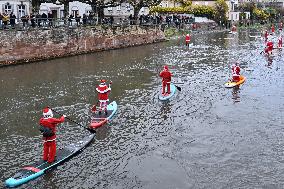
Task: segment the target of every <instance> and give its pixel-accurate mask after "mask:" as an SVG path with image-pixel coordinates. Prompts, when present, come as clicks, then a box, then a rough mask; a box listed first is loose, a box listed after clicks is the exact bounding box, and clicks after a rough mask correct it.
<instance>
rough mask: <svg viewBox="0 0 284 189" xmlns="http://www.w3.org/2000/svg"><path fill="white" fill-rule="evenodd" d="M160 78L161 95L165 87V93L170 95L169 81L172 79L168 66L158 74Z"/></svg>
mask: <svg viewBox="0 0 284 189" xmlns="http://www.w3.org/2000/svg"><path fill="white" fill-rule="evenodd" d="M160 77H162V78H163V80H162V87H163V88H162V94H165V93H166V92H165V88H166V86H167V93H168V94H170V93H171V87H170V85H171V79H172V73H171V72H170V71H169V68H168V66H164V70H163V71H162V72H161V73H160Z"/></svg>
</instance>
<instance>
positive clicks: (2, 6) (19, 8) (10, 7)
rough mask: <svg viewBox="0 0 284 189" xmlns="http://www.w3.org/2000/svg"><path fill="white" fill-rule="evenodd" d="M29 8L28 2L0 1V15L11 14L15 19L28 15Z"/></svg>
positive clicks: (19, 0)
mask: <svg viewBox="0 0 284 189" xmlns="http://www.w3.org/2000/svg"><path fill="white" fill-rule="evenodd" d="M31 8H32V7H31V1H29V0H0V13H1V14H3V13H7V14H11V13H12V12H13V13H14V14H15V15H16V17H17V18H21V17H22V16H25V15H29V14H30V12H31Z"/></svg>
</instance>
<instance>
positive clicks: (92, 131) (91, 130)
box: [86, 127, 96, 133]
mask: <svg viewBox="0 0 284 189" xmlns="http://www.w3.org/2000/svg"><path fill="white" fill-rule="evenodd" d="M86 129H87V130H88V131H90V133H96V130H94V129H90V128H88V127H86Z"/></svg>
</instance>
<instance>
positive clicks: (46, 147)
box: [39, 108, 66, 163]
mask: <svg viewBox="0 0 284 189" xmlns="http://www.w3.org/2000/svg"><path fill="white" fill-rule="evenodd" d="M65 117H66V116H65V115H64V116H62V117H61V118H59V119H56V118H53V113H52V110H51V109H49V108H45V109H44V110H43V118H40V121H39V124H40V125H41V126H43V127H45V128H47V129H49V130H51V131H52V135H51V136H44V135H43V142H44V143H43V160H44V161H48V163H52V162H53V161H54V159H55V155H56V142H55V140H56V126H57V125H58V124H59V123H62V122H64V120H65Z"/></svg>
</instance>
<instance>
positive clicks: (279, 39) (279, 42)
mask: <svg viewBox="0 0 284 189" xmlns="http://www.w3.org/2000/svg"><path fill="white" fill-rule="evenodd" d="M282 44H283V39H282V36H279V38H278V48H282Z"/></svg>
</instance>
